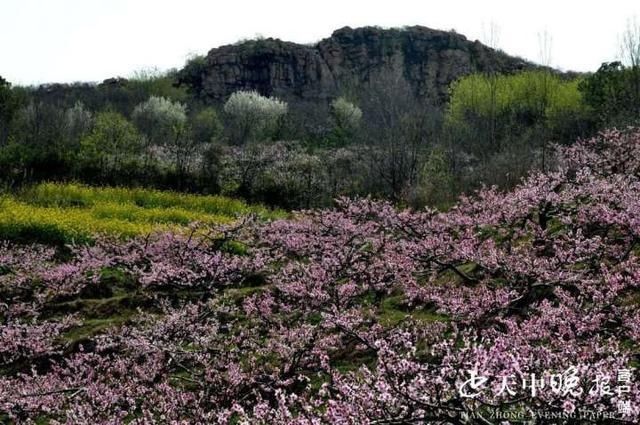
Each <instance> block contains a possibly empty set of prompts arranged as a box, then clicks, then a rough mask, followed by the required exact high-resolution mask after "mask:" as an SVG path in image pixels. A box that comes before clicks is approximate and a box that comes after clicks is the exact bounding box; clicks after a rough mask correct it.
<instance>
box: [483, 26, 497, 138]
mask: <svg viewBox="0 0 640 425" xmlns="http://www.w3.org/2000/svg"><path fill="white" fill-rule="evenodd" d="M483 38H484V40H483V41H484V44H485V45H487V46H489V47H491V48H492V49H494V50H497V49H498V43H499V41H500V28H499V27H498V25H497V24H496V23H495V22H493V21H491V22H490V23H489V26H488V29H487V28H484V24H483ZM487 74H488V77H489V78H488V81H489V96H490V99H489V120H490V122H489V126H490V128H489V137H490V141H491V146H492V147H494V148H495V149H496V150H500V146H499V142H498V140H497V138H496V126H497V122H496V121H497V119H498V117H497V97H498V96H497V94H498V81H499V80H498V70H497V69H495V67H494V66H493V63H491V62H490V63H489V70H488V73H487Z"/></svg>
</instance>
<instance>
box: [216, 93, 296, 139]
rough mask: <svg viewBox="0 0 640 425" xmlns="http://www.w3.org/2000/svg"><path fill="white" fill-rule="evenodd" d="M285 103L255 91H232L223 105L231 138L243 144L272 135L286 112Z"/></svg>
mask: <svg viewBox="0 0 640 425" xmlns="http://www.w3.org/2000/svg"><path fill="white" fill-rule="evenodd" d="M287 109H288V107H287V103H286V102H283V101H281V100H279V99H276V98H269V97H265V96H262V95H260V94H259V93H258V92H257V91H238V92H235V93H233V94H232V95H231V96H230V97H229V99H228V100H227V102H226V103H225V105H224V112H225V113H226V114H227V116H228V118H229V122H230V124H231V126H230V127H231V128H230V130H231V140H232V142H233V143H235V144H243V143H247V142H251V141H255V140H263V139H268V138H270V137H272V136H273V135H274V133H275V131H276V130H277V129H278V126H279V125H280V123H281V121H282V118H283V117H284V116H285V115H286V114H287Z"/></svg>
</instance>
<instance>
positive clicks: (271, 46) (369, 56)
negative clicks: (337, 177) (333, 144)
mask: <svg viewBox="0 0 640 425" xmlns="http://www.w3.org/2000/svg"><path fill="white" fill-rule="evenodd" d="M532 66H534V65H533V64H531V63H528V62H526V61H524V60H523V59H520V58H515V57H512V56H509V55H507V54H505V53H503V52H501V51H497V50H494V49H491V48H489V47H487V46H485V45H483V44H482V43H480V42H479V41H470V40H468V39H467V38H466V37H465V36H463V35H461V34H457V33H455V32H447V31H439V30H433V29H430V28H425V27H420V26H415V27H406V28H402V29H381V28H377V27H364V28H357V29H352V28H349V27H345V28H342V29H339V30H337V31H335V32H334V33H333V34H332V35H331V37H329V38H326V39H324V40H322V41H320V42H318V43H316V44H314V45H302V44H296V43H290V42H286V41H282V40H278V39H272V38H268V39H260V40H250V41H245V42H242V43H237V44H233V45H227V46H222V47H218V48H215V49H212V50H211V51H210V52H209V53H208V55H207V56H206V58H205V59H204V60H201V61H200V62H199V63H198V64H197V66H196V64H195V63H192V64H191V65H188V66H187V67H185V69H183V70H182V71H181V72H180V74H179V75H180V81H181V82H182V83H185V84H186V85H188V86H190V87H191V88H192V89H193V90H194V91H195V92H196V93H198V94H199V95H201V96H202V97H203V98H206V99H209V100H212V101H224V100H225V99H226V98H227V97H228V96H229V95H230V94H231V93H233V92H234V91H237V90H241V89H255V90H258V91H259V92H260V93H262V94H265V95H270V96H278V97H281V98H285V99H290V100H296V99H297V100H307V101H319V100H325V99H329V98H332V97H334V96H336V95H337V94H339V93H340V92H341V91H342V90H344V89H346V88H349V87H354V86H362V85H366V84H367V83H368V82H369V81H372V80H373V79H375V78H378V77H380V76H382V75H385V73H386V75H392V76H394V77H397V78H404V79H406V80H407V81H408V82H409V83H410V85H411V87H413V88H414V89H415V92H416V94H418V95H419V96H425V97H429V98H432V99H434V100H436V99H437V100H442V99H444V98H446V95H447V90H448V86H449V84H450V83H451V82H452V81H454V80H456V79H457V78H459V77H460V76H463V75H466V74H469V73H472V72H478V71H480V72H482V71H490V70H495V71H498V72H507V73H509V72H514V71H517V70H520V69H524V68H528V67H532Z"/></svg>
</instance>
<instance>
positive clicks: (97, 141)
mask: <svg viewBox="0 0 640 425" xmlns="http://www.w3.org/2000/svg"><path fill="white" fill-rule="evenodd" d="M141 149H142V137H141V136H140V133H138V131H137V130H136V127H135V126H134V125H133V124H132V123H131V122H129V121H128V120H127V119H126V118H125V117H124V116H122V115H121V114H119V113H117V112H101V113H99V114H97V115H96V118H95V124H94V126H93V130H92V131H91V132H90V133H89V134H88V135H87V136H86V137H85V138H84V139H83V140H82V142H81V145H80V153H79V160H80V164H81V166H82V167H83V168H87V169H95V170H96V171H98V172H99V174H100V177H101V178H107V177H109V174H111V173H114V172H118V171H122V170H124V169H125V167H126V166H130V165H132V164H133V163H135V162H136V159H137V158H138V156H139V154H140V152H141Z"/></svg>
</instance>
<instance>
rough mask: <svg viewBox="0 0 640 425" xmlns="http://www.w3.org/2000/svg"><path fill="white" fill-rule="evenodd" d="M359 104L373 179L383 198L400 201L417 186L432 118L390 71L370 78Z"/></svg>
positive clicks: (408, 86) (399, 76) (409, 89)
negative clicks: (409, 190) (364, 125)
mask: <svg viewBox="0 0 640 425" xmlns="http://www.w3.org/2000/svg"><path fill="white" fill-rule="evenodd" d="M360 104H361V106H362V110H363V115H364V117H365V119H364V122H365V123H366V128H365V139H366V143H367V152H368V156H369V163H370V167H371V170H372V171H373V176H372V177H373V178H374V179H375V181H377V182H379V183H381V186H382V187H379V188H378V189H379V190H381V191H382V192H383V193H384V194H385V195H387V196H389V197H390V198H391V199H393V200H400V199H402V197H403V195H404V194H406V191H407V190H408V189H409V188H410V187H412V186H413V185H415V184H416V181H417V178H418V170H419V165H420V161H421V159H422V157H423V155H424V153H425V151H426V149H427V147H428V140H429V134H430V130H432V129H433V128H434V125H433V124H434V121H435V119H434V117H435V115H434V114H433V113H432V110H430V109H429V108H428V107H427V105H426V104H425V103H424V102H423V101H421V100H419V99H418V98H417V97H416V95H415V93H414V91H413V88H412V87H411V86H410V84H409V83H408V82H407V80H406V79H405V78H404V77H403V76H402V75H401V74H400V73H395V72H391V71H387V72H383V73H381V74H379V75H377V76H375V77H372V79H371V80H370V82H369V84H368V86H367V87H366V90H365V91H364V93H363V94H362V99H361V102H360Z"/></svg>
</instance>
